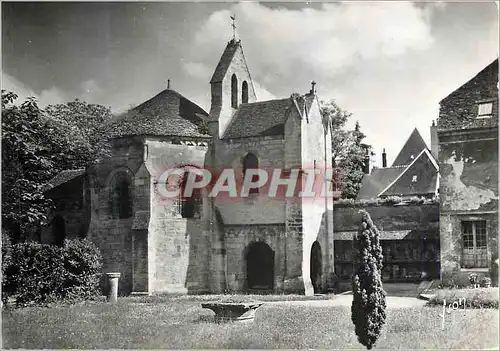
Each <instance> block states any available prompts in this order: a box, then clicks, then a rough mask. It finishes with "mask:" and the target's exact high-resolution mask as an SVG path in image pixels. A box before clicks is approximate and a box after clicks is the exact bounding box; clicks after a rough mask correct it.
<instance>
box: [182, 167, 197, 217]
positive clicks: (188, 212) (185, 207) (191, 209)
mask: <svg viewBox="0 0 500 351" xmlns="http://www.w3.org/2000/svg"><path fill="white" fill-rule="evenodd" d="M188 174H189V172H185V173H184V175H183V176H182V178H181V181H180V187H179V188H180V189H179V190H180V191H179V201H178V202H177V203H178V205H179V212H180V214H181V216H182V218H195V217H196V216H197V215H198V214H199V212H200V204H201V190H200V189H198V188H197V189H193V193H192V194H191V196H189V197H185V196H184V195H185V194H184V189H185V188H186V182H187V177H188Z"/></svg>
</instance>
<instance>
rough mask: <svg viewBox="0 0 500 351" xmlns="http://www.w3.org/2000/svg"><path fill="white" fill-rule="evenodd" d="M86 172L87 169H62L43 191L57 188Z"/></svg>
mask: <svg viewBox="0 0 500 351" xmlns="http://www.w3.org/2000/svg"><path fill="white" fill-rule="evenodd" d="M84 174H85V169H67V170H64V171H61V172H59V173H58V174H57V175H56V176H55V177H54V178H52V179H51V180H49V181H48V183H47V184H46V185H45V187H44V189H43V191H44V192H45V191H48V190H51V189H54V188H57V187H58V186H60V185H62V184H64V183H67V182H69V181H70V180H73V179H75V178H78V177H80V176H82V175H84Z"/></svg>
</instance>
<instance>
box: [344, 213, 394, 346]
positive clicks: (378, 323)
mask: <svg viewBox="0 0 500 351" xmlns="http://www.w3.org/2000/svg"><path fill="white" fill-rule="evenodd" d="M360 214H361V225H360V227H359V230H358V233H357V235H356V236H355V237H354V238H353V249H354V250H353V254H354V257H353V260H354V272H353V276H352V293H353V300H352V306H351V319H352V322H353V323H354V326H355V332H356V335H357V336H358V341H359V342H360V343H361V344H363V345H364V346H366V348H367V349H368V350H370V349H371V348H372V347H373V346H374V345H375V343H376V342H377V339H378V338H379V336H380V333H381V331H382V327H383V326H384V324H385V319H386V314H385V308H386V301H385V297H386V293H385V291H384V289H383V287H382V278H381V272H382V261H383V256H382V247H381V246H380V234H379V231H378V230H377V228H376V227H375V225H374V224H373V222H372V220H371V218H370V215H369V214H368V213H367V212H366V211H364V210H361V211H360Z"/></svg>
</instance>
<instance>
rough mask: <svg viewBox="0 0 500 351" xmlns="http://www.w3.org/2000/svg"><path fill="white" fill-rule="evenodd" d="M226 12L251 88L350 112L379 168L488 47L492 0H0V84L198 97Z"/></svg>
mask: <svg viewBox="0 0 500 351" xmlns="http://www.w3.org/2000/svg"><path fill="white" fill-rule="evenodd" d="M231 14H235V15H236V26H237V28H236V35H237V37H238V39H241V42H242V46H243V51H244V53H245V57H246V60H247V64H248V66H249V69H250V72H251V75H252V78H253V80H254V85H255V87H256V90H257V98H258V100H269V99H273V98H283V97H288V96H290V95H291V94H292V93H294V92H297V93H306V92H308V91H309V89H310V87H311V85H310V83H311V81H313V80H314V81H315V82H316V83H317V84H316V90H317V93H318V97H319V98H320V99H321V100H324V101H327V100H335V102H336V103H337V104H338V105H339V106H340V107H341V108H342V109H345V110H347V111H349V112H351V113H352V114H353V115H352V117H351V120H350V122H349V125H348V127H349V128H352V127H353V125H354V123H355V122H356V121H359V123H360V125H361V129H362V131H363V132H364V133H365V134H366V135H367V138H366V142H367V143H369V144H371V145H373V147H374V151H375V153H376V156H375V157H374V159H373V161H374V164H375V165H376V166H381V153H382V149H383V148H385V149H386V152H387V161H388V163H389V165H390V164H391V163H392V161H393V160H394V158H395V157H396V156H397V153H398V151H399V150H400V149H401V147H402V146H403V144H404V143H405V141H406V140H407V138H408V137H409V135H410V134H411V132H412V131H413V129H414V128H417V129H418V130H419V131H420V133H421V134H422V137H423V138H424V140H425V141H426V142H427V144H428V146H429V147H430V133H429V127H430V125H431V124H432V121H433V120H435V119H436V118H437V117H438V115H439V101H440V100H442V99H443V98H444V97H446V96H447V95H448V94H450V93H451V92H452V91H453V90H455V89H456V88H458V87H459V86H461V85H462V84H463V83H465V82H466V81H467V80H469V79H470V78H472V77H473V76H474V75H475V74H477V73H478V72H479V71H480V70H481V69H483V68H484V67H486V66H487V65H488V64H489V63H491V62H492V61H493V60H494V59H495V58H497V57H498V41H499V38H498V31H499V27H498V8H497V5H496V4H495V3H494V2H476V3H471V2H464V3H457V2H455V3H451V2H450V3H442V2H441V3H437V2H434V3H411V2H342V3H303V2H301V3H297V2H296V3H268V2H261V3H257V2H240V3H220V2H219V3H215V2H210V3H209V2H182V3H165V2H153V3H152V2H149V3H139V2H109V3H106V2H102V3H42V2H39V3H25V2H23V3H21V2H17V3H7V2H2V89H8V90H11V91H14V92H16V93H17V94H18V95H19V96H20V98H21V99H24V98H25V97H27V96H35V97H37V99H38V100H39V102H40V105H42V106H46V105H47V104H54V103H60V102H68V101H71V100H73V99H75V98H79V99H82V100H85V101H87V102H89V103H97V104H102V105H105V106H109V107H111V109H112V110H113V111H114V112H117V113H118V112H121V111H124V110H126V109H128V108H130V107H132V106H136V105H138V104H140V103H142V102H144V101H146V100H148V99H149V98H151V97H153V96H154V95H156V94H158V93H159V92H160V91H162V90H164V89H165V88H166V84H167V79H170V80H171V88H172V89H174V90H176V91H178V92H179V93H181V94H182V95H184V96H186V97H187V98H189V99H191V100H192V101H193V102H195V103H197V104H198V105H200V106H201V107H202V108H204V109H205V110H206V111H208V110H209V107H210V84H209V81H210V78H211V75H212V74H213V71H214V69H215V67H216V65H217V62H218V60H219V59H220V56H221V55H222V52H223V50H224V48H225V46H226V44H227V42H228V40H229V39H231V37H232V28H231V20H230V15H231Z"/></svg>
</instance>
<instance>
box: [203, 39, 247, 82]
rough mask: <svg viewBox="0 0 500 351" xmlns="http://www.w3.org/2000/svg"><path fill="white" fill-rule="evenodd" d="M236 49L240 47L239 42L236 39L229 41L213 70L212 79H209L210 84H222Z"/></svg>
mask: <svg viewBox="0 0 500 351" xmlns="http://www.w3.org/2000/svg"><path fill="white" fill-rule="evenodd" d="M238 47H241V42H240V41H239V40H236V39H231V40H230V41H229V42H228V43H227V45H226V49H225V50H224V52H223V53H222V56H221V58H220V60H219V63H218V64H217V67H216V68H215V72H214V75H213V76H212V79H210V83H216V82H222V80H223V79H224V76H225V75H226V72H227V69H228V68H229V66H230V65H231V61H232V60H233V57H234V54H235V53H236V50H238Z"/></svg>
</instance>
